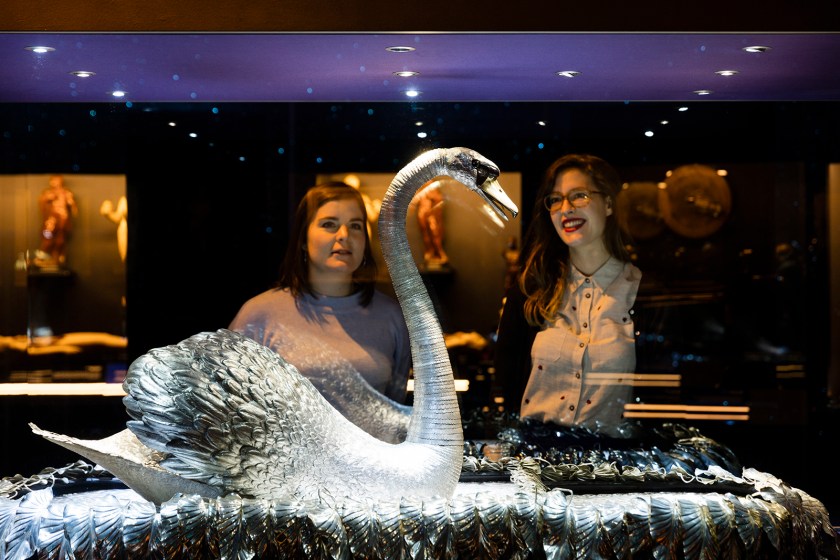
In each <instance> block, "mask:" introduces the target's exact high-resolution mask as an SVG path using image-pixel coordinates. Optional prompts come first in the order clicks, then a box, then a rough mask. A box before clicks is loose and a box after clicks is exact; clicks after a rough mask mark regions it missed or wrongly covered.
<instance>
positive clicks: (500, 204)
mask: <svg viewBox="0 0 840 560" xmlns="http://www.w3.org/2000/svg"><path fill="white" fill-rule="evenodd" d="M477 186H478V189H477V191H478V194H479V196H481V198H483V199H484V201H485V202H487V204H489V205H490V207H491V208H493V210H494V211H495V212H496V214H498V215H499V217H500V218H502V219H503V220H505V221H508V220H509V219H512V218H515V217H516V216H517V215H518V214H519V208H517V206H516V204H514V203H513V201H512V200H511V199H510V197H509V196H508V195H507V193H506V192H505V191H504V190H503V189H502V185H500V184H499V182H498V181H497V180H496V178H495V177H493V176H492V175H491V176H490V177H488V178H487V179H486V180H485V181H484V182H483V183H481V184H479V185H477ZM505 210H507V211H508V212H510V218H508V217H507V215H506V214H505Z"/></svg>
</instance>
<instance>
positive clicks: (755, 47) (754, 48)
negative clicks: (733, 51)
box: [743, 45, 770, 53]
mask: <svg viewBox="0 0 840 560" xmlns="http://www.w3.org/2000/svg"><path fill="white" fill-rule="evenodd" d="M743 50H745V51H747V52H751V53H763V52H767V51H769V50H770V47H764V46H761V45H753V46H751V47H744V49H743Z"/></svg>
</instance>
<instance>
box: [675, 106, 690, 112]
mask: <svg viewBox="0 0 840 560" xmlns="http://www.w3.org/2000/svg"><path fill="white" fill-rule="evenodd" d="M677 111H679V112H680V113H684V112H686V111H688V107H685V106H683V107H680V108H679V109H677Z"/></svg>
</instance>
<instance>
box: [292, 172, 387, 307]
mask: <svg viewBox="0 0 840 560" xmlns="http://www.w3.org/2000/svg"><path fill="white" fill-rule="evenodd" d="M333 200H355V201H356V203H357V204H358V205H359V209H360V210H361V211H362V216H363V217H364V220H365V224H367V211H366V210H365V202H364V200H363V199H362V195H361V193H360V192H359V191H358V190H356V189H354V188H353V187H351V186H350V185H348V184H346V183H342V182H339V181H333V182H329V183H324V184H321V185H315V186H314V187H311V188H310V189H309V190H307V191H306V194H305V195H304V196H303V198H302V199H301V201H300V203H299V204H298V207H297V210H296V211H295V217H294V220H293V222H292V232H291V234H290V236H289V244H288V246H287V247H286V255H285V256H284V258H283V262H282V264H281V265H280V278H279V280H278V281H277V287H278V288H288V289H289V291H290V292H291V293H292V295H293V296H295V297H298V296H300V295H301V294H304V293H305V294H310V295H315V292H314V290H313V289H312V284H311V283H310V282H309V265H308V264H307V262H308V258H309V257H308V255H307V249H306V241H307V240H306V232H307V230H308V229H309V224H311V223H312V220H313V219H315V214H316V213H317V212H318V209H319V208H320V207H321V206H323V205H324V204H326V203H327V202H331V201H333ZM364 232H365V250H364V258H363V259H362V264H361V265H360V266H359V268H357V269H356V270H355V271H354V272H353V285H354V288H355V289H354V291H355V292H361V304H362V305H363V306H365V307H366V306H367V305H368V304H370V302H371V300H372V299H373V292H374V290H375V288H376V273H377V270H376V268H377V267H376V261H374V260H373V253H372V252H371V249H370V237H369V236H368V228H367V227H365V228H364Z"/></svg>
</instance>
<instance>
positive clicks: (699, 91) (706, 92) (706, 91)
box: [694, 89, 712, 95]
mask: <svg viewBox="0 0 840 560" xmlns="http://www.w3.org/2000/svg"><path fill="white" fill-rule="evenodd" d="M694 93H696V94H697V95H710V94H711V93H712V90H710V89H696V90H694Z"/></svg>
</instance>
